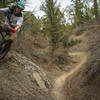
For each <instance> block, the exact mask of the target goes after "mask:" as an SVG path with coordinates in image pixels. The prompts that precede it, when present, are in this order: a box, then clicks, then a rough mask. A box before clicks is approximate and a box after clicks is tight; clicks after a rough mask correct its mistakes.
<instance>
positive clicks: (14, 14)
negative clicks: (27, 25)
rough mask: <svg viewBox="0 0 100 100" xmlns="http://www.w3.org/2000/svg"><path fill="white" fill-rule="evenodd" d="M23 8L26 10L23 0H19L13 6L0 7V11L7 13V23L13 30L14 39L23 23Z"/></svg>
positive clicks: (12, 37) (11, 30)
mask: <svg viewBox="0 0 100 100" xmlns="http://www.w3.org/2000/svg"><path fill="white" fill-rule="evenodd" d="M22 10H24V3H23V2H21V1H18V2H17V3H16V4H15V6H14V7H12V8H0V13H4V14H5V15H6V18H5V24H6V25H7V27H8V28H9V30H10V32H11V37H10V39H11V40H12V41H13V40H14V39H15V38H16V32H17V31H19V29H20V27H21V25H22V23H23V16H22V13H21V12H22Z"/></svg>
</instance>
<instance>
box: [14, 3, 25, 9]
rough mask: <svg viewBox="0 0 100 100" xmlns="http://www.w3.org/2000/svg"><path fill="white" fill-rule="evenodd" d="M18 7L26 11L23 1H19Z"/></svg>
mask: <svg viewBox="0 0 100 100" xmlns="http://www.w3.org/2000/svg"><path fill="white" fill-rule="evenodd" d="M16 6H17V7H19V8H21V9H22V10H24V8H25V7H24V3H23V2H21V1H18V2H17V3H16Z"/></svg>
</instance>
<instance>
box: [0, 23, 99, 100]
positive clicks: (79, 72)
mask: <svg viewBox="0 0 100 100" xmlns="http://www.w3.org/2000/svg"><path fill="white" fill-rule="evenodd" d="M99 33H100V25H98V24H97V25H96V24H94V25H87V26H86V25H85V26H84V27H82V28H81V29H80V28H79V29H78V30H77V31H75V30H74V31H72V32H71V34H70V35H69V36H70V37H69V41H71V40H72V39H73V40H74V41H75V42H76V40H78V41H77V43H74V42H73V45H71V46H69V47H68V48H67V47H66V48H64V50H63V49H62V48H60V49H59V50H58V51H57V52H56V54H57V55H56V56H54V57H51V56H50V55H49V54H48V42H47V39H46V38H45V39H43V38H44V37H38V36H37V37H35V41H33V39H31V38H29V39H31V42H32V43H30V40H27V42H25V43H24V44H23V45H22V46H21V47H18V48H14V47H13V48H12V51H11V52H10V53H11V55H12V56H11V57H6V58H5V59H4V60H2V61H0V100H100V86H99V85H100V75H99V74H100V67H99V66H100V34H99ZM39 36H40V35H39ZM59 51H60V52H59ZM33 62H34V63H33Z"/></svg>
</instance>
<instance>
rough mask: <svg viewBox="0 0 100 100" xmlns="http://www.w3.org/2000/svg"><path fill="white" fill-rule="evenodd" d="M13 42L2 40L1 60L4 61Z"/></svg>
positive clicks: (0, 42)
mask: <svg viewBox="0 0 100 100" xmlns="http://www.w3.org/2000/svg"><path fill="white" fill-rule="evenodd" d="M11 44H12V40H10V39H9V40H5V39H4V40H1V41H0V60H2V59H3V58H4V57H5V56H6V55H7V53H8V52H9V50H10V47H11Z"/></svg>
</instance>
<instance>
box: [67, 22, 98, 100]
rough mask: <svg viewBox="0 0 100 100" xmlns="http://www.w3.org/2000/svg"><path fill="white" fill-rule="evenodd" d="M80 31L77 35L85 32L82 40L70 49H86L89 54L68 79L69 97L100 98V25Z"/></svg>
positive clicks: (83, 99) (79, 50)
mask: <svg viewBox="0 0 100 100" xmlns="http://www.w3.org/2000/svg"><path fill="white" fill-rule="evenodd" d="M80 33H81V34H78V35H77V32H76V33H75V36H80V35H82V34H85V36H84V37H83V38H82V42H81V43H79V44H77V45H75V46H73V47H71V48H70V49H69V51H70V52H73V51H74V52H83V51H84V52H87V53H88V56H87V60H86V62H85V63H84V64H83V65H82V66H81V68H80V70H78V71H77V73H74V74H73V75H72V77H69V79H66V83H67V87H66V91H67V98H70V100H100V86H99V85H100V75H99V74H100V25H96V24H95V25H90V26H87V27H86V29H85V30H84V32H80ZM82 58H83V57H82ZM69 83H70V84H69ZM68 87H69V88H68ZM69 92H70V95H69V94H68V93H69Z"/></svg>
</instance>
